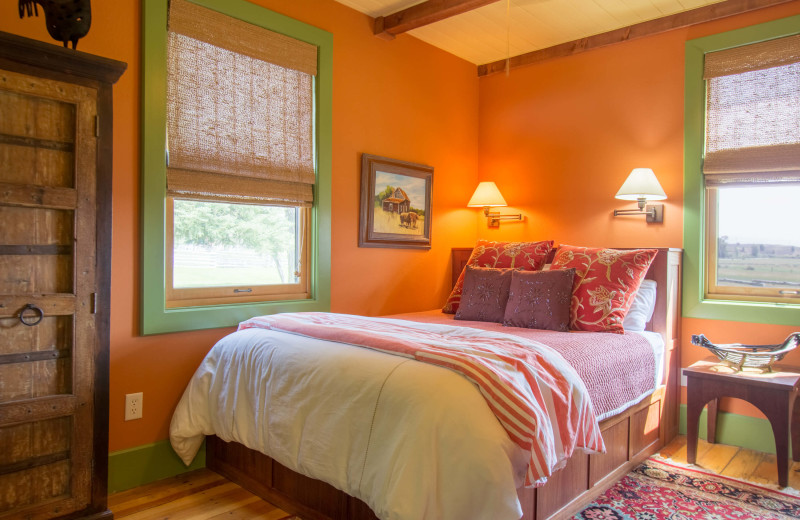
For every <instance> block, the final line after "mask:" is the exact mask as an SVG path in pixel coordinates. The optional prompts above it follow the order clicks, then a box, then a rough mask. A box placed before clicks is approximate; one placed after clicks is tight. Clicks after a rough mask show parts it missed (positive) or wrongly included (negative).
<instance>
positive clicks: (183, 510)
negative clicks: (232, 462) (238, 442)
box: [108, 468, 297, 520]
mask: <svg viewBox="0 0 800 520" xmlns="http://www.w3.org/2000/svg"><path fill="white" fill-rule="evenodd" d="M108 507H109V509H111V511H112V512H113V513H114V518H126V519H128V520H157V519H159V520H167V519H169V520H201V519H202V520H210V519H216V520H222V519H225V520H238V519H241V520H285V519H286V520H288V519H295V518H297V517H294V516H292V515H290V514H289V513H287V512H286V511H282V510H281V509H278V508H277V507H275V506H273V505H272V504H270V503H269V502H265V501H264V500H261V499H260V498H258V497H257V496H255V495H254V494H252V493H250V492H249V491H247V490H246V489H243V488H241V487H240V486H238V485H236V484H234V483H233V482H230V481H228V479H226V478H225V477H222V476H220V475H217V474H216V473H214V472H213V471H211V470H209V469H205V468H204V469H199V470H196V471H192V472H189V473H183V474H181V475H178V476H177V477H172V478H168V479H164V480H159V481H158V482H153V483H152V484H147V485H145V486H141V487H138V488H134V489H129V490H127V491H121V492H119V493H115V494H113V495H111V496H109V497H108Z"/></svg>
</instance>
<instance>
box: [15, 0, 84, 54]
mask: <svg viewBox="0 0 800 520" xmlns="http://www.w3.org/2000/svg"><path fill="white" fill-rule="evenodd" d="M36 4H40V5H41V6H42V10H43V11H44V21H45V23H46V24H47V32H48V33H50V36H52V37H53V38H54V39H56V40H58V41H60V42H64V47H66V46H67V42H72V48H73V49H74V48H76V47H77V46H78V39H80V38H83V37H84V36H86V33H88V32H89V27H90V26H91V25H92V6H91V5H90V3H89V0H19V17H20V18H23V17H24V16H25V15H26V14H27V15H28V16H34V15H35V16H39V8H38V6H37V5H36Z"/></svg>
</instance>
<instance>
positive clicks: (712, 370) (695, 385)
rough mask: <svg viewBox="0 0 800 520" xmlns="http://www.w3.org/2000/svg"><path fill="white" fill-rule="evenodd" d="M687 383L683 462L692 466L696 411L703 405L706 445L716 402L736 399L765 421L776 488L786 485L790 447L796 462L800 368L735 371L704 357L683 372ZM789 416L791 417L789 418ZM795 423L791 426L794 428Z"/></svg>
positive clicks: (713, 431) (799, 429)
mask: <svg viewBox="0 0 800 520" xmlns="http://www.w3.org/2000/svg"><path fill="white" fill-rule="evenodd" d="M683 374H684V375H685V376H686V379H687V387H686V395H687V400H688V403H687V413H686V449H687V454H686V459H687V461H688V462H689V463H690V464H694V463H695V462H696V461H697V434H698V426H699V424H698V423H699V421H700V412H702V411H703V407H704V406H705V405H706V403H708V442H711V443H713V442H715V440H716V439H715V437H716V431H717V406H718V405H719V398H720V397H736V398H738V399H743V400H745V401H747V402H749V403H751V404H752V405H754V406H756V407H757V408H758V409H759V410H761V412H762V413H763V414H764V415H766V416H767V419H769V422H770V424H771V425H772V432H773V434H774V435H775V451H776V455H777V461H778V484H780V486H781V487H786V485H787V484H788V480H789V464H790V461H789V442H790V439H791V442H792V448H793V449H792V454H793V458H794V460H800V424H797V422H798V421H800V410H797V409H796V408H800V400H798V399H796V397H797V395H798V391H800V367H793V366H787V365H774V366H773V367H772V372H764V373H762V372H758V371H752V370H746V371H742V372H736V371H735V369H732V368H729V367H727V366H725V365H724V364H723V363H722V362H720V361H719V360H717V359H716V358H708V359H704V360H702V361H698V362H697V363H694V364H693V365H692V366H690V367H689V368H684V369H683ZM793 412H794V415H793ZM793 424H794V426H793Z"/></svg>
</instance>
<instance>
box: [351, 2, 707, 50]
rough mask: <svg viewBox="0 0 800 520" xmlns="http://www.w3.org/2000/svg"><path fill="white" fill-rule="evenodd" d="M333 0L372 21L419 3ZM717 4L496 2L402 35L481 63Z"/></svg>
mask: <svg viewBox="0 0 800 520" xmlns="http://www.w3.org/2000/svg"><path fill="white" fill-rule="evenodd" d="M337 1H338V2H339V3H341V4H344V5H346V6H349V7H352V8H353V9H355V10H357V11H360V12H362V13H364V14H367V15H369V16H372V17H373V18H375V17H378V16H386V15H389V14H392V13H395V12H397V11H400V10H402V9H405V8H407V7H410V6H412V5H415V4H418V3H421V2H420V0H337ZM720 1H721V0H499V1H498V2H495V3H493V4H489V5H487V6H484V7H481V8H478V9H475V10H473V11H469V12H467V13H464V14H460V15H457V16H453V17H452V18H448V19H446V20H442V21H440V22H435V23H432V24H430V25H427V26H424V27H420V28H418V29H413V30H411V31H409V32H408V34H410V35H412V36H414V37H416V38H419V39H420V40H422V41H425V42H427V43H429V44H431V45H433V46H435V47H439V48H440V49H443V50H445V51H447V52H449V53H451V54H455V55H456V56H459V57H461V58H463V59H465V60H467V61H470V62H472V63H474V64H476V65H482V64H485V63H490V62H493V61H498V60H504V59H506V58H507V57H509V56H518V55H520V54H525V53H528V52H532V51H535V50H539V49H544V48H547V47H552V46H553V45H558V44H560V43H565V42H570V41H573V40H577V39H580V38H585V37H587V36H593V35H595V34H600V33H604V32H608V31H612V30H614V29H619V28H622V27H627V26H630V25H635V24H637V23H641V22H646V21H649V20H654V19H656V18H661V17H663V16H668V15H672V14H676V13H679V12H682V11H688V10H691V9H695V8H697V7H703V6H705V5H709V4H714V3H717V2H720ZM509 2H510V7H509Z"/></svg>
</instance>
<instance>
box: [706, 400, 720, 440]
mask: <svg viewBox="0 0 800 520" xmlns="http://www.w3.org/2000/svg"><path fill="white" fill-rule="evenodd" d="M718 407H719V398H716V399H712V400H710V401H709V402H708V410H707V411H708V413H707V415H706V440H708V442H709V443H711V444H714V443H715V442H717V408H718Z"/></svg>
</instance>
